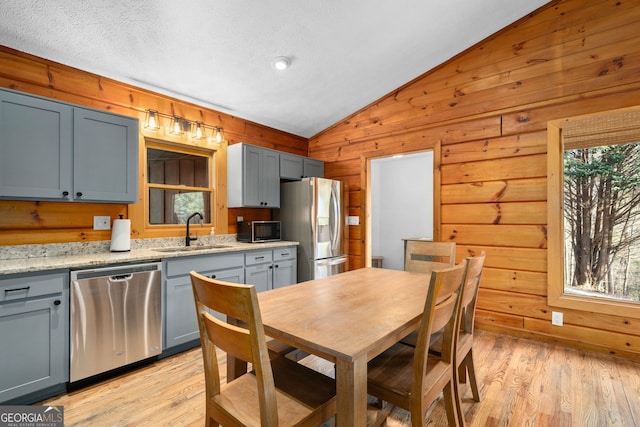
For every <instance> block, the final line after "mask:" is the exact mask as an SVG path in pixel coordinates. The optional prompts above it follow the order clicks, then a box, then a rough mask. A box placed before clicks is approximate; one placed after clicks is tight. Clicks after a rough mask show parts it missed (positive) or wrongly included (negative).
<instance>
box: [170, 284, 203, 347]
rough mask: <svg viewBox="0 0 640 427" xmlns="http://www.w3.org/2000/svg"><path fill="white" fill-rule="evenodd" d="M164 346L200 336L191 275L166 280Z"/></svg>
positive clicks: (171, 345)
mask: <svg viewBox="0 0 640 427" xmlns="http://www.w3.org/2000/svg"><path fill="white" fill-rule="evenodd" d="M166 298H167V300H166V301H167V303H166V313H165V342H164V348H165V349H166V348H170V347H173V346H176V345H178V344H183V343H186V342H189V341H193V340H197V339H199V338H200V332H199V330H198V321H197V318H196V304H195V301H194V299H193V289H192V288H191V277H190V276H188V275H187V276H180V277H176V278H175V279H168V280H167V295H166Z"/></svg>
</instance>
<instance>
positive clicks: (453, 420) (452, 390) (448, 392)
mask: <svg viewBox="0 0 640 427" xmlns="http://www.w3.org/2000/svg"><path fill="white" fill-rule="evenodd" d="M457 388H458V385H457V382H456V381H455V378H454V379H453V381H449V382H448V383H447V385H445V386H444V389H443V390H442V392H443V393H442V394H443V397H444V408H445V410H446V412H447V421H448V422H449V425H450V426H464V415H462V408H461V406H460V398H459V396H458V392H457Z"/></svg>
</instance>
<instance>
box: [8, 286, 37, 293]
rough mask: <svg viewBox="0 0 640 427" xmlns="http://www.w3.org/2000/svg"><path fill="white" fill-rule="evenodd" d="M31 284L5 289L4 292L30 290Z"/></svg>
mask: <svg viewBox="0 0 640 427" xmlns="http://www.w3.org/2000/svg"><path fill="white" fill-rule="evenodd" d="M30 287H31V286H25V287H24V288H14V289H5V290H4V293H5V294H8V293H9V292H21V291H28V290H29V288H30Z"/></svg>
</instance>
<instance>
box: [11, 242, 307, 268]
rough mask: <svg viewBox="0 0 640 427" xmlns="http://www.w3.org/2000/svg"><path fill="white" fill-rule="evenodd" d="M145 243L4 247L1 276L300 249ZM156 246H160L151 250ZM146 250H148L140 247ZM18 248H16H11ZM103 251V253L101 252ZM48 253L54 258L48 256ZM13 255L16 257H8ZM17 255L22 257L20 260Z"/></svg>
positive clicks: (272, 244)
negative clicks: (114, 247)
mask: <svg viewBox="0 0 640 427" xmlns="http://www.w3.org/2000/svg"><path fill="white" fill-rule="evenodd" d="M154 240H155V241H154V242H152V241H146V242H145V243H144V244H137V245H134V244H133V242H134V241H132V249H131V251H128V252H109V249H108V246H106V248H105V247H104V245H103V246H102V247H98V250H97V251H96V248H95V247H92V248H89V249H87V245H80V244H74V243H70V244H66V245H65V244H56V245H64V247H67V248H68V249H66V250H64V253H60V250H57V251H55V250H53V251H52V250H49V251H47V249H48V248H45V249H43V248H42V246H45V245H29V246H34V248H29V249H24V248H22V247H20V250H21V251H22V253H16V251H13V252H12V251H11V249H10V248H7V247H4V248H2V249H3V252H2V253H0V255H4V257H3V258H4V259H0V276H1V275H7V274H14V273H29V272H38V271H46V270H58V269H82V268H91V267H101V266H107V265H112V264H125V263H131V262H144V261H157V260H161V259H167V258H178V257H185V256H193V255H204V254H222V253H231V252H240V251H250V250H259V249H273V248H279V247H285V246H297V245H298V242H288V241H279V242H268V243H243V242H236V241H228V240H225V241H216V242H214V245H215V246H220V247H215V246H211V245H208V244H200V245H199V244H197V243H194V244H193V246H191V247H192V248H193V249H190V250H186V251H172V250H171V249H172V248H181V247H184V242H182V245H179V244H174V243H175V242H173V241H169V242H167V241H158V240H159V239H154ZM154 243H156V244H157V246H155V247H154V246H149V245H153V244H154ZM138 246H147V247H138ZM12 248H16V247H12ZM100 249H104V250H100ZM49 252H50V253H52V254H53V255H49ZM7 254H12V255H13V256H10V255H7ZM17 255H20V256H19V257H18V256H17Z"/></svg>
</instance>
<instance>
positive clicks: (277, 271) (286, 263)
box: [273, 246, 298, 289]
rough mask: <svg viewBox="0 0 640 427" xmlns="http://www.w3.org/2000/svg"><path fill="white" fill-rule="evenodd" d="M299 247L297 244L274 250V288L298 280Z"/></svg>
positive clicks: (291, 283)
mask: <svg viewBox="0 0 640 427" xmlns="http://www.w3.org/2000/svg"><path fill="white" fill-rule="evenodd" d="M296 255H297V249H296V247H295V246H290V247H286V248H278V249H274V250H273V264H274V265H273V288H274V289H276V288H281V287H283V286H289V285H293V284H294V283H297V282H298V263H297V256H296Z"/></svg>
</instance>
